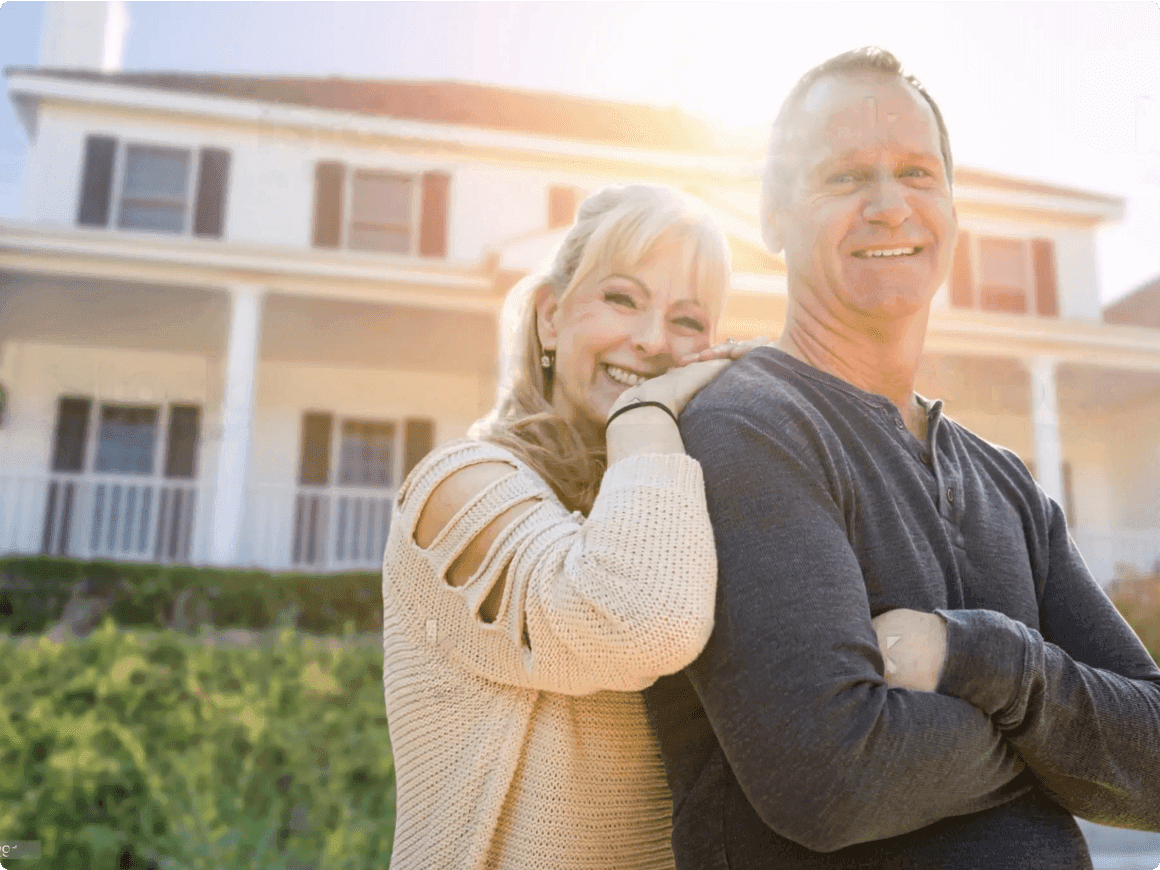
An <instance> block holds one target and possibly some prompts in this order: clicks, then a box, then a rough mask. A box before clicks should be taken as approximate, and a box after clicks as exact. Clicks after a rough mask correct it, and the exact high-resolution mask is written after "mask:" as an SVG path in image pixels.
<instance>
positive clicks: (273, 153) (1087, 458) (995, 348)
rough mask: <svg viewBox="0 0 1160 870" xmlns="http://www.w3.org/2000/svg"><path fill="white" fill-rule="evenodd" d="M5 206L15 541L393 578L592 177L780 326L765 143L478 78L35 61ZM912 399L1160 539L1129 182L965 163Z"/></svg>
mask: <svg viewBox="0 0 1160 870" xmlns="http://www.w3.org/2000/svg"><path fill="white" fill-rule="evenodd" d="M6 76H7V83H8V94H9V98H10V99H11V101H12V103H13V105H14V106H15V107H16V109H17V112H18V114H19V116H20V119H21V122H22V123H23V126H24V129H25V130H26V132H27V135H28V139H29V142H30V151H29V158H28V163H27V166H26V173H25V179H26V196H25V201H24V210H23V214H22V216H21V217H20V219H19V220H15V221H6V222H0V385H2V389H3V391H4V394H5V395H6V400H5V402H4V404H5V407H4V409H3V418H2V422H0V553H29V554H35V553H52V554H70V555H73V556H76V557H80V558H98V557H99V558H109V559H130V560H157V561H178V562H193V563H207V564H218V565H239V566H241V565H247V566H257V567H262V568H266V569H270V570H318V571H336V570H345V569H353V568H358V569H374V568H377V566H378V564H379V561H380V558H381V553H382V547H383V542H384V537H385V534H386V530H387V528H388V527H389V523H390V505H391V501H392V497H393V494H394V492H395V489H396V487H397V486H398V484H399V483H400V481H401V479H402V477H403V476H404V475H405V473H406V472H407V470H408V469H409V468H410V467H411V466H412V465H413V464H414V462H415V461H416V460H417V459H418V458H419V457H420V456H422V454H423V453H424V452H426V451H427V450H428V449H430V447H431V446H432V445H434V444H438V443H442V442H445V441H447V440H450V439H454V438H457V437H461V436H462V435H464V434H465V432H466V431H467V429H468V427H469V425H470V424H471V422H472V421H473V420H475V419H476V418H478V417H479V416H481V415H482V414H483V413H484V412H485V411H486V410H487V409H488V407H489V406H490V404H491V402H492V399H493V396H494V391H495V385H496V372H497V350H496V345H497V339H498V334H499V328H500V327H499V322H500V321H499V318H500V308H501V305H502V302H503V298H504V294H505V292H506V291H507V289H508V288H509V287H510V286H511V285H512V284H513V283H514V282H515V281H516V280H517V279H518V278H519V277H520V276H521V275H523V274H526V273H527V272H528V271H529V270H531V269H532V268H534V267H535V266H536V265H538V263H539V262H540V261H541V260H542V259H543V258H544V257H545V256H546V255H547V254H548V252H549V251H550V250H551V249H552V246H553V245H554V244H555V243H556V242H557V241H558V240H559V239H560V238H561V237H562V234H563V232H564V228H565V227H566V226H567V225H568V224H569V222H570V221H571V219H572V216H573V213H574V210H575V207H576V204H577V202H578V199H579V198H580V197H581V196H582V195H583V193H584V192H585V191H589V190H593V189H595V188H597V187H599V186H601V185H604V184H607V183H610V182H614V181H626V180H647V181H654V182H660V183H667V184H673V185H676V186H678V187H681V188H683V189H685V190H686V191H688V192H689V193H690V194H691V195H693V196H695V197H698V198H699V199H701V200H702V201H703V202H704V203H705V204H706V207H707V208H709V209H710V210H711V211H712V212H713V213H714V214H715V215H716V216H717V217H718V219H719V220H720V221H721V222H722V224H723V226H724V227H725V229H726V232H727V234H728V236H729V238H730V242H731V244H732V246H733V253H734V262H735V269H736V275H735V279H734V290H733V293H732V295H731V298H730V301H729V305H728V308H727V311H726V313H725V317H724V322H723V324H722V327H721V330H722V334H724V335H732V336H735V337H739V338H740V337H746V336H751V335H757V334H760V333H767V334H770V335H777V334H778V333H779V332H780V330H781V326H782V323H783V317H784V311H785V305H786V297H785V271H784V265H783V263H782V261H781V260H780V258H778V257H774V256H771V255H770V254H768V253H767V252H766V251H765V250H764V249H763V247H762V245H761V242H760V233H759V231H758V225H757V211H758V187H759V174H760V153H756V152H754V153H736V152H732V151H728V150H725V149H722V148H720V147H719V146H718V145H717V144H716V142H715V139H714V135H713V131H712V130H711V129H709V128H708V127H706V126H705V125H704V124H703V123H701V122H698V121H695V120H693V119H690V118H688V117H686V116H684V115H682V114H680V113H679V112H676V111H673V110H661V109H656V108H652V107H648V106H636V105H624V104H618V103H610V102H602V101H596V100H590V99H579V98H573V97H566V96H560V95H552V94H543V93H531V92H522V91H513V90H509V89H502V88H495V87H488V86H483V85H471V84H456V83H415V82H395V81H350V80H341V79H307V78H297V79H287V78H246V77H239V76H228V75H192V74H191V75H181V74H172V73H145V72H134V73H128V72H98V71H95V70H77V69H69V70H65V69H46V68H17V69H9V70H7V71H6ZM955 194H956V204H957V208H958V213H959V218H960V226H961V229H962V232H961V235H960V238H959V242H958V249H957V252H956V257H955V262H954V267H953V272H952V274H951V276H950V278H949V279H948V281H947V285H946V286H945V287H944V288H943V290H942V291H941V292H940V295H939V298H938V299H937V300H936V305H935V310H934V312H933V314H932V317H931V326H930V333H929V338H928V342H927V348H928V354H927V359H926V364H925V368H924V371H923V375H922V379H921V383H920V389H921V390H922V391H923V392H924V394H926V395H930V396H934V397H940V398H942V399H944V401H945V402H946V407H947V410H948V413H949V414H950V415H951V416H953V417H955V418H957V419H958V420H960V421H961V422H962V423H964V424H965V425H967V426H969V427H971V428H973V429H975V430H976V431H978V432H979V433H981V434H982V435H984V436H985V437H988V438H990V439H992V440H994V441H996V442H998V443H1001V444H1004V445H1006V446H1008V447H1010V448H1011V449H1013V450H1014V451H1016V452H1017V453H1018V454H1019V455H1020V456H1022V457H1023V458H1024V459H1025V460H1026V461H1027V462H1028V464H1029V465H1030V466H1031V467H1032V468H1033V469H1034V471H1035V473H1036V474H1037V476H1038V479H1039V480H1040V481H1041V483H1042V485H1043V487H1044V488H1045V489H1046V490H1047V492H1049V493H1050V494H1052V495H1053V496H1055V497H1056V498H1057V499H1058V500H1059V501H1060V502H1061V503H1062V504H1064V505H1065V507H1066V509H1067V512H1068V515H1069V517H1070V519H1071V522H1072V525H1073V529H1074V534H1075V537H1076V539H1077V541H1078V542H1079V545H1080V547H1081V550H1082V551H1083V553H1084V555H1085V557H1086V558H1087V559H1088V561H1089V564H1090V565H1091V567H1092V569H1093V571H1094V572H1095V574H1096V575H1097V577H1098V578H1099V579H1100V580H1101V581H1104V582H1106V581H1109V580H1111V579H1112V578H1113V577H1114V575H1115V573H1116V570H1117V567H1116V566H1117V564H1118V563H1123V564H1128V565H1133V566H1135V567H1137V568H1139V569H1145V568H1147V567H1150V566H1151V564H1152V562H1153V561H1154V560H1156V559H1157V558H1160V332H1158V331H1156V330H1149V329H1145V328H1142V327H1134V326H1127V325H1112V324H1107V323H1104V322H1102V320H1101V311H1100V302H1099V292H1098V286H1097V278H1096V249H1095V231H1096V229H1097V228H1098V227H1099V226H1100V225H1101V224H1102V223H1104V222H1106V221H1110V220H1115V219H1116V218H1117V217H1119V216H1120V214H1121V212H1122V203H1121V202H1120V201H1119V200H1117V199H1115V198H1111V197H1106V196H1101V195H1096V194H1091V193H1085V192H1082V191H1076V190H1071V189H1067V188H1063V187H1057V186H1051V185H1044V184H1038V183H1034V182H1029V181H1023V180H1018V179H1013V178H1007V177H1002V176H998V175H994V174H990V173H983V172H978V171H972V170H970V169H966V168H964V169H960V170H959V171H958V172H957V174H956V184H955Z"/></svg>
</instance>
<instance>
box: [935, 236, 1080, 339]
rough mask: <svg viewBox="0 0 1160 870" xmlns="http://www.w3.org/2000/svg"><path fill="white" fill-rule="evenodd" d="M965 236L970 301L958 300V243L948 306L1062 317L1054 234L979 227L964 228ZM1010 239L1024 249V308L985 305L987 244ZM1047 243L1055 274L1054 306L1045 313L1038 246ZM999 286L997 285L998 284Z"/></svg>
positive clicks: (1052, 279)
mask: <svg viewBox="0 0 1160 870" xmlns="http://www.w3.org/2000/svg"><path fill="white" fill-rule="evenodd" d="M962 235H965V237H966V238H965V240H964V239H962V238H961V237H960V241H965V242H966V244H965V249H966V263H965V265H966V269H967V271H968V272H969V273H970V274H969V279H970V286H969V291H970V304H969V305H960V304H958V303H957V302H956V301H955V296H956V290H955V282H956V270H957V269H958V268H959V261H958V245H956V251H955V254H954V259H953V260H952V264H951V269H950V271H949V272H948V274H947V294H946V305H947V307H948V308H950V309H952V310H958V311H978V312H983V313H986V314H998V315H1003V316H1008V317H1037V318H1043V319H1058V318H1059V317H1060V299H1059V274H1058V257H1057V255H1056V250H1055V247H1056V246H1055V240H1054V239H1053V238H1050V237H1043V238H1041V237H1037V236H1025V235H1005V234H999V233H993V232H982V231H978V230H962V231H961V236H962ZM988 241H996V242H1007V243H1015V244H1018V245H1019V248H1020V251H1021V261H1022V263H1021V264H1022V272H1023V286H1022V287H1020V288H1018V289H1020V290H1021V291H1022V294H1023V310H1022V311H1012V310H1007V309H1003V308H998V307H992V306H984V304H983V301H984V293H983V289H984V286H987V285H985V284H984V282H983V274H982V267H983V252H982V251H983V246H984V243H985V242H988ZM1041 243H1042V244H1046V245H1048V246H1049V250H1050V255H1051V274H1050V293H1051V306H1050V309H1051V310H1050V311H1047V312H1043V311H1041V310H1040V308H1041V307H1042V306H1043V304H1044V299H1043V297H1042V295H1041V294H1042V293H1043V291H1044V287H1041V285H1040V275H1039V272H1038V264H1037V259H1036V258H1037V254H1036V246H1037V245H1039V244H1041ZM996 286H997V285H996Z"/></svg>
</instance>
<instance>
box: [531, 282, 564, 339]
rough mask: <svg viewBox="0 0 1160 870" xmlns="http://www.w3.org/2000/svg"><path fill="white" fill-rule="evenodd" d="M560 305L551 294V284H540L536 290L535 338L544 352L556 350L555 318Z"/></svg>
mask: <svg viewBox="0 0 1160 870" xmlns="http://www.w3.org/2000/svg"><path fill="white" fill-rule="evenodd" d="M559 312H560V303H559V302H558V301H557V299H556V294H555V293H553V292H552V285H551V284H547V283H545V284H541V285H540V286H539V287H537V288H536V336H537V337H538V338H539V339H540V347H542V348H543V349H544V350H555V349H556V317H557V316H558V315H559Z"/></svg>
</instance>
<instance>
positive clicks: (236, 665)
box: [0, 618, 395, 870]
mask: <svg viewBox="0 0 1160 870" xmlns="http://www.w3.org/2000/svg"><path fill="white" fill-rule="evenodd" d="M268 639H269V642H268V643H266V644H263V645H260V646H256V647H251V648H240V649H229V648H215V647H208V646H203V645H201V644H199V643H198V642H197V641H196V640H195V639H193V638H190V637H188V636H186V635H182V634H179V633H177V632H172V631H165V630H163V631H144V632H126V631H123V630H119V629H117V628H116V627H115V626H114V624H113V621H112V619H109V618H106V620H105V622H104V623H103V624H102V626H101V627H100V628H99V629H98V630H97V631H95V632H93V633H92V634H91V635H89V637H87V638H85V639H83V640H77V641H68V642H65V643H55V642H53V641H50V640H49V639H48V638H45V637H41V638H13V637H3V636H0V656H2V657H3V661H4V663H5V666H4V667H3V668H0V831H3V832H4V838H5V839H6V840H9V841H11V840H28V841H36V842H39V843H40V844H41V848H42V850H43V855H44V857H43V859H42V860H40V861H36V860H32V859H26V860H24V861H22V862H20V865H19V866H21V867H22V868H25V870H33V868H36V867H52V868H60V870H72V868H76V870H92V868H102V870H103V868H115V867H119V868H124V867H136V868H154V870H230V868H238V870H242V868H245V870H252V868H257V870H293V868H300V870H301V868H317V870H328V868H335V870H338V868H352V870H353V868H358V870H364V868H368V867H386V866H387V863H388V860H389V855H390V847H391V838H392V835H393V829H394V817H395V797H394V766H393V762H392V757H391V751H390V743H389V735H388V731H387V721H386V718H385V713H384V706H383V691H382V653H381V649H380V647H379V644H378V643H377V642H372V641H373V640H374V639H373V638H372V639H365V638H364V639H359V638H356V637H355V636H354V635H353V633H351V632H350V631H348V633H347V635H346V638H345V639H344V641H341V642H340V641H339V640H337V639H327V640H323V639H317V638H313V637H311V636H309V635H300V634H297V633H296V632H294V631H292V630H291V629H288V628H287V629H283V630H282V631H281V632H279V633H276V634H275V633H271V635H269V636H268Z"/></svg>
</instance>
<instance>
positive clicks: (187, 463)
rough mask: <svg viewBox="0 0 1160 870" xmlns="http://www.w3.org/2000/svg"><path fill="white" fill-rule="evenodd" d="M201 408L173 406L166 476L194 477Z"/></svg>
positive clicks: (166, 459) (170, 416) (166, 451)
mask: <svg viewBox="0 0 1160 870" xmlns="http://www.w3.org/2000/svg"><path fill="white" fill-rule="evenodd" d="M200 422H201V408H199V407H198V406H197V405H173V406H171V407H170V409H169V438H168V443H167V446H166V448H165V476H166V477H193V476H194V468H193V465H194V457H195V456H196V454H197V434H198V428H199V424H200Z"/></svg>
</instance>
